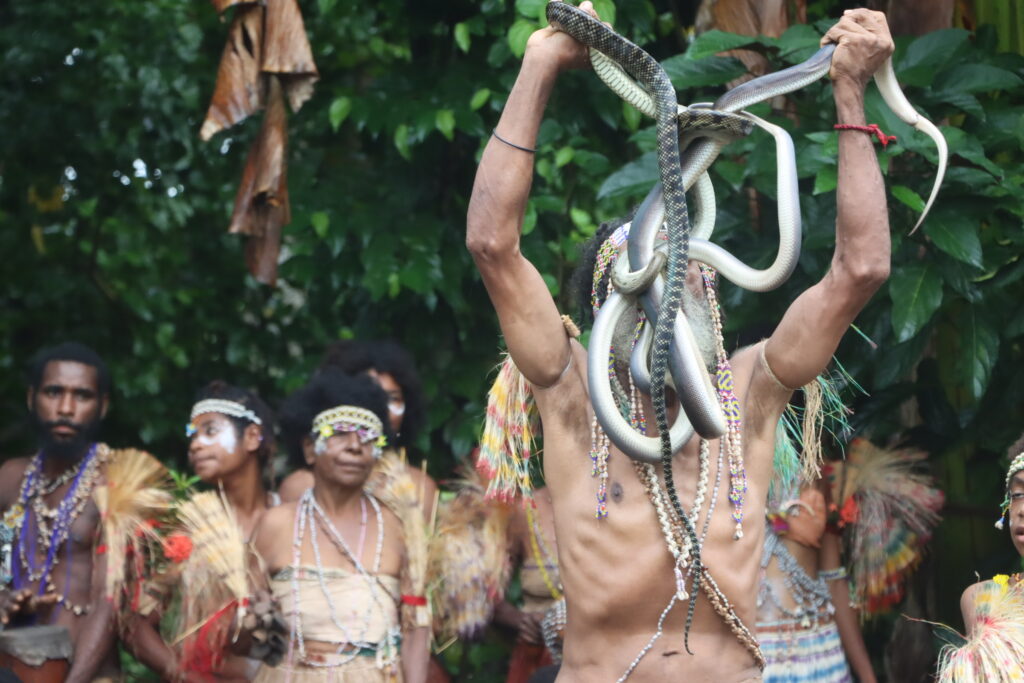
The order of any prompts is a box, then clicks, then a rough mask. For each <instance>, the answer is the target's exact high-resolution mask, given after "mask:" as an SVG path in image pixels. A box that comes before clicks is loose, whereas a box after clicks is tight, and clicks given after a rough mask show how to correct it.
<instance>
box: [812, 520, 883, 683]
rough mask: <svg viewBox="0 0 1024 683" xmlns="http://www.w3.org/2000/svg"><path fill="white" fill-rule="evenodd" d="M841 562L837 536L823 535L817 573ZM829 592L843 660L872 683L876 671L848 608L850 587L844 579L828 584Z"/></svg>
mask: <svg viewBox="0 0 1024 683" xmlns="http://www.w3.org/2000/svg"><path fill="white" fill-rule="evenodd" d="M841 568H842V563H841V561H840V556H839V537H838V536H836V535H835V534H832V533H826V534H825V535H824V537H823V538H822V539H821V550H820V551H819V553H818V569H819V571H822V570H824V571H828V570H835V569H841ZM828 589H829V593H831V595H832V604H833V605H835V608H836V612H835V615H833V618H834V619H835V622H836V628H838V629H839V639H840V640H841V641H842V643H843V650H844V651H845V652H846V660H847V661H848V662H849V663H850V668H851V669H853V673H854V674H855V675H856V676H857V679H858V680H859V681H860V682H861V683H875V680H876V679H875V672H874V671H873V670H872V668H871V658H870V657H869V656H868V649H867V647H865V645H864V636H863V635H862V634H861V632H860V617H859V615H858V614H857V611H856V610H855V609H854V608H853V607H852V606H850V587H849V584H848V583H847V581H846V576H845V575H843V576H842V577H840V578H836V579H833V580H831V581H829V582H828Z"/></svg>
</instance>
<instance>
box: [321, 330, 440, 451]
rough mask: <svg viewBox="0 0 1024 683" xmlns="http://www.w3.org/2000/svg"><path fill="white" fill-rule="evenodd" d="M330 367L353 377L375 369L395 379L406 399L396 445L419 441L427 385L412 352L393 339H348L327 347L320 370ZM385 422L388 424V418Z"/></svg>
mask: <svg viewBox="0 0 1024 683" xmlns="http://www.w3.org/2000/svg"><path fill="white" fill-rule="evenodd" d="M327 368H337V369H339V370H341V371H342V372H344V373H345V374H347V375H353V376H354V375H362V374H364V373H366V372H368V371H370V370H375V371H376V372H386V373H388V374H389V375H391V376H392V377H394V378H395V381H396V382H397V383H398V386H400V387H401V388H402V396H403V397H404V398H405V414H404V415H403V416H402V429H401V433H399V434H397V435H396V436H395V441H394V443H396V444H397V445H399V446H406V447H408V446H410V445H412V444H413V443H415V442H416V437H417V436H418V435H419V433H420V429H422V428H423V422H424V419H425V417H426V414H425V409H424V405H423V385H422V383H421V382H420V376H419V373H417V372H416V366H415V364H414V363H413V360H412V356H411V355H409V352H408V351H406V350H405V349H404V348H402V347H401V346H400V345H399V344H398V343H397V342H395V341H392V340H390V339H384V340H371V341H361V340H355V339H347V340H344V341H339V342H334V343H333V344H331V345H330V346H328V347H327V351H326V352H325V353H324V357H323V360H322V361H320V371H323V370H325V369H327ZM384 421H385V422H387V421H388V420H387V418H386V417H385V420H384Z"/></svg>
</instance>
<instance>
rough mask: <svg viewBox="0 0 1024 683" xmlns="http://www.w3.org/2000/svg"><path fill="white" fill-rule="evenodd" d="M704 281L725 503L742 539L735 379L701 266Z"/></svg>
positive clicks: (714, 297)
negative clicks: (722, 426)
mask: <svg viewBox="0 0 1024 683" xmlns="http://www.w3.org/2000/svg"><path fill="white" fill-rule="evenodd" d="M700 272H701V276H702V277H703V280H704V293H705V296H706V298H707V301H708V308H709V309H710V311H711V321H712V324H713V326H714V330H715V345H716V349H715V355H716V357H717V360H718V366H717V372H716V377H715V378H716V380H717V384H718V397H719V401H720V402H721V404H722V411H723V412H724V413H725V422H726V432H725V435H724V436H723V437H722V438H723V439H724V440H725V443H726V447H727V449H728V452H729V502H730V503H732V519H733V522H735V524H736V529H735V532H734V533H733V538H734V539H736V540H739V539H741V538H743V499H744V497H745V495H746V493H747V470H746V467H745V466H744V463H743V433H742V428H743V419H742V416H741V414H740V402H739V399H737V398H736V392H735V379H734V377H733V374H732V366H731V365H730V363H729V356H728V354H726V352H725V341H724V339H723V336H722V308H721V306H720V305H719V303H718V294H717V292H716V291H715V271H714V270H713V269H712V268H709V267H707V266H705V265H701V267H700Z"/></svg>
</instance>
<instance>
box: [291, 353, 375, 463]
mask: <svg viewBox="0 0 1024 683" xmlns="http://www.w3.org/2000/svg"><path fill="white" fill-rule="evenodd" d="M342 405H346V406H358V407H360V408H366V409H367V410H370V411H372V412H373V414H374V415H376V416H377V417H378V418H380V421H381V422H382V423H383V425H384V436H386V437H387V439H388V443H393V434H392V433H391V427H390V425H389V423H388V396H387V394H386V393H384V390H383V389H381V388H380V385H379V384H377V383H376V382H375V381H373V379H371V378H370V377H368V376H367V375H365V374H364V375H356V376H352V375H348V374H345V373H344V372H342V371H341V370H339V369H338V368H336V367H333V366H328V367H324V368H321V369H320V371H319V372H317V374H316V375H315V376H314V377H313V379H311V380H310V381H309V384H307V385H306V386H304V387H302V388H300V389H298V390H297V391H295V392H293V393H292V394H291V395H290V396H289V397H288V398H286V399H285V401H284V403H283V404H282V405H281V410H280V423H281V440H282V441H283V442H284V446H285V449H286V450H287V451H288V464H289V466H290V467H291V469H293V470H297V469H306V468H308V466H309V465H308V464H307V463H306V457H305V454H304V452H303V449H302V442H303V441H304V440H305V439H306V437H308V436H309V435H310V434H311V432H312V429H313V419H314V418H315V417H316V416H317V415H318V414H320V413H322V412H323V411H325V410H330V409H331V408H334V407H336V406H342Z"/></svg>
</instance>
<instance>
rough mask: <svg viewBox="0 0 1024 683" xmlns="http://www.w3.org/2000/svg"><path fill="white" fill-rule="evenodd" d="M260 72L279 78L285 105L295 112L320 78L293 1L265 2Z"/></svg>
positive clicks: (297, 8) (270, 0)
mask: <svg viewBox="0 0 1024 683" xmlns="http://www.w3.org/2000/svg"><path fill="white" fill-rule="evenodd" d="M263 47H264V50H263V71H264V72H266V73H274V74H278V75H280V76H281V77H282V79H281V80H282V84H283V85H284V89H285V93H286V94H287V96H288V104H289V105H291V108H292V111H298V110H299V109H300V108H301V107H302V105H303V103H304V102H305V101H306V100H308V99H309V98H310V97H311V96H312V95H313V84H314V83H316V81H317V80H318V79H319V78H320V74H319V73H318V72H317V70H316V64H315V63H314V62H313V51H312V49H310V46H309V39H308V38H307V37H306V27H305V25H304V24H303V22H302V12H301V11H300V10H299V5H298V2H296V0H267V21H266V36H265V40H264V43H263Z"/></svg>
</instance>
